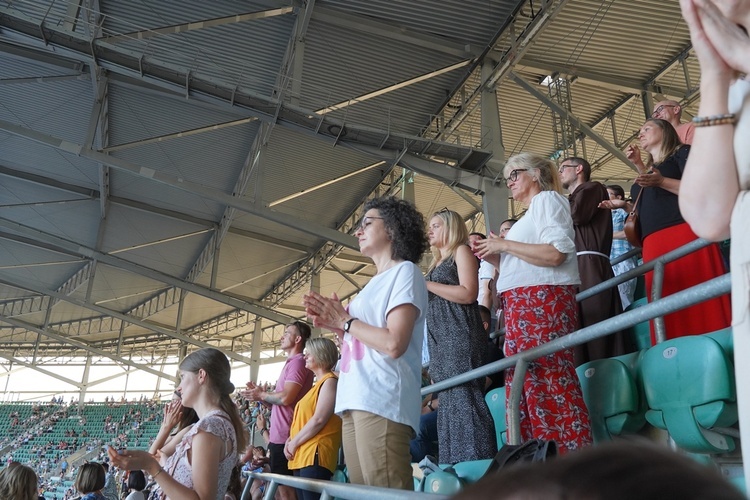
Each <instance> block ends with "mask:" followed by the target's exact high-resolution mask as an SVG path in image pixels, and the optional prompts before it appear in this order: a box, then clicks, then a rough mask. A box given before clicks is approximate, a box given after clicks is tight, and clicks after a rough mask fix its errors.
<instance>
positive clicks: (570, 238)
mask: <svg viewBox="0 0 750 500" xmlns="http://www.w3.org/2000/svg"><path fill="white" fill-rule="evenodd" d="M574 238H575V231H574V229H573V218H572V217H571V215H570V202H569V201H568V200H567V199H566V198H565V197H564V196H563V195H561V194H559V193H556V192H554V191H542V192H541V193H539V194H537V195H536V196H534V197H533V198H532V199H531V204H530V205H529V209H528V210H527V211H526V215H524V216H523V217H521V219H520V220H519V221H518V222H516V223H515V224H514V225H513V227H512V228H510V231H508V233H507V234H506V235H505V239H507V240H511V241H520V242H522V243H537V244H549V245H552V246H553V247H555V248H556V249H557V250H558V251H559V252H560V253H564V254H565V262H563V263H562V264H561V265H559V266H556V267H542V266H535V265H532V264H529V263H528V262H526V261H524V260H521V259H520V258H518V257H515V256H513V255H510V254H508V253H503V254H502V256H501V257H500V276H499V278H498V279H497V292H498V293H500V292H504V291H506V290H511V289H513V288H518V287H522V286H534V285H580V284H581V278H580V276H579V275H578V259H577V258H576V245H575V241H574Z"/></svg>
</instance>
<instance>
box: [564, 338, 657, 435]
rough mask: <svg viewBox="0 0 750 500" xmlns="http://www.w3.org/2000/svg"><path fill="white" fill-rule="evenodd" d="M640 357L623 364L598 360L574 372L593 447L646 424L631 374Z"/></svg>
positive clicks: (636, 385) (622, 362) (635, 356)
mask: <svg viewBox="0 0 750 500" xmlns="http://www.w3.org/2000/svg"><path fill="white" fill-rule="evenodd" d="M640 355H641V354H640V353H634V355H628V356H629V357H623V359H622V360H620V359H616V358H611V359H598V360H595V361H590V362H588V363H585V364H583V365H581V366H579V367H578V368H577V369H576V372H577V373H578V378H579V380H580V382H581V389H582V390H583V399H584V401H585V402H586V407H587V408H588V410H589V417H590V419H591V430H592V434H593V437H594V442H595V443H602V442H606V441H611V440H612V438H613V437H615V436H620V435H623V434H628V433H634V432H637V431H638V430H640V429H641V428H642V427H643V426H644V425H645V424H646V419H645V416H644V415H645V408H644V405H643V403H642V396H641V392H640V391H639V390H638V383H637V381H636V378H635V377H634V374H633V370H632V366H634V365H637V360H638V359H639V358H640ZM631 358H632V361H631ZM628 362H629V363H630V366H629V365H628V364H627V363H628Z"/></svg>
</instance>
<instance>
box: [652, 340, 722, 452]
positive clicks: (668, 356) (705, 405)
mask: <svg viewBox="0 0 750 500" xmlns="http://www.w3.org/2000/svg"><path fill="white" fill-rule="evenodd" d="M641 373H642V377H643V388H644V392H645V394H646V399H647V401H648V406H649V408H650V409H649V410H648V411H647V412H646V419H647V420H648V421H649V423H651V425H653V426H655V427H659V428H661V429H666V430H667V431H668V432H669V434H670V436H671V437H672V439H674V441H675V443H676V444H677V446H679V447H680V448H682V449H685V450H687V451H691V452H694V453H723V452H729V451H732V450H734V447H735V443H734V439H732V438H731V437H730V436H727V435H724V434H721V433H719V432H715V431H712V430H711V429H712V428H714V427H729V426H731V425H734V424H736V423H737V403H736V395H735V385H734V368H733V366H732V363H731V361H730V360H729V357H728V356H727V354H726V352H725V351H724V349H723V348H722V346H721V345H720V344H719V343H718V342H717V341H716V340H714V339H713V338H711V337H709V336H708V335H695V336H690V337H682V338H677V339H672V340H668V341H666V342H663V343H661V344H659V345H657V346H654V347H652V348H651V349H649V350H648V351H647V352H646V354H644V356H643V359H642V361H641Z"/></svg>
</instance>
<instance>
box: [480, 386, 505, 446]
mask: <svg viewBox="0 0 750 500" xmlns="http://www.w3.org/2000/svg"><path fill="white" fill-rule="evenodd" d="M484 399H485V401H487V406H488V407H489V409H490V413H491V414H492V420H494V421H495V438H496V439H497V449H498V450H499V449H500V448H502V447H503V445H504V444H506V443H507V442H508V432H507V430H508V427H507V425H506V423H505V387H498V388H497V389H492V390H491V391H490V392H488V393H487V395H486V396H485V397H484Z"/></svg>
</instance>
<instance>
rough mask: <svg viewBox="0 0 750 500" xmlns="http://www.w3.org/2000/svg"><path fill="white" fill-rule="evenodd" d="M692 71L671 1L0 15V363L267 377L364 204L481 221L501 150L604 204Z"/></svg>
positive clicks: (357, 266)
mask: <svg viewBox="0 0 750 500" xmlns="http://www.w3.org/2000/svg"><path fill="white" fill-rule="evenodd" d="M698 72H699V68H698V66H697V61H696V60H695V57H694V56H693V55H692V54H691V52H690V40H689V35H688V32H687V28H686V26H685V24H684V22H683V21H682V19H681V16H680V11H679V4H678V1H677V0H669V1H662V0H637V1H635V0H619V1H617V0H535V1H530V0H482V1H480V0H443V1H424V0H317V1H316V0H306V1H303V0H258V1H243V2H237V1H209V2H205V1H195V0H192V1H179V2H177V1H171V0H170V1H164V0H160V1H153V0H140V1H123V0H120V1H113V0H56V1H53V0H20V1H19V0H4V1H1V2H0V359H4V360H5V361H6V362H8V366H13V365H14V364H15V365H17V366H26V367H32V368H34V369H37V370H40V371H41V372H43V373H47V374H50V373H52V374H53V370H52V369H51V368H50V367H51V366H53V365H54V364H55V363H63V364H64V360H65V359H70V358H73V357H80V356H88V355H90V356H93V357H94V358H96V359H112V360H115V362H117V363H123V364H126V365H129V366H131V367H136V368H142V369H146V370H151V371H154V369H153V368H152V366H153V364H154V362H155V360H156V359H158V358H160V357H163V356H167V355H176V354H178V353H183V354H184V352H186V351H187V350H190V349H192V348H195V347H201V346H208V345H211V346H216V347H220V348H222V349H225V350H226V351H227V352H228V353H229V355H230V356H231V357H232V359H233V360H235V361H237V362H244V363H248V364H249V365H250V366H252V367H254V368H255V369H257V366H258V365H259V364H261V363H267V362H272V361H278V360H279V359H280V358H279V356H277V348H278V340H279V337H280V335H281V333H282V331H283V328H282V327H281V326H280V325H283V324H284V323H286V322H288V321H290V320H291V319H292V318H301V317H302V316H303V314H304V311H303V309H302V307H301V304H300V302H301V301H300V298H301V295H302V294H303V293H304V292H305V291H306V290H308V289H309V288H310V287H313V288H315V289H319V290H320V291H321V292H322V293H324V294H330V293H332V292H336V293H337V294H338V295H339V296H340V297H352V296H354V295H355V294H356V293H357V291H358V290H360V289H361V288H362V287H363V286H364V285H365V284H366V283H367V281H368V279H369V278H371V277H372V275H373V273H374V267H373V266H372V265H371V264H370V262H369V261H368V260H367V259H366V258H363V257H362V256H361V255H359V253H358V252H357V244H356V240H355V238H354V237H353V236H352V234H353V230H354V228H355V227H356V226H357V225H358V223H359V219H360V218H361V216H362V206H363V203H364V202H365V201H366V200H367V199H368V198H370V197H373V196H378V195H383V194H393V195H396V196H404V197H407V198H408V199H412V200H414V201H415V203H416V205H417V207H418V208H419V209H420V210H421V211H423V212H424V213H425V214H429V213H431V212H433V211H435V210H438V209H440V208H442V207H449V208H451V209H454V210H456V211H458V212H460V213H461V214H462V215H463V216H464V217H465V218H466V220H467V221H468V223H469V224H470V225H471V227H472V228H473V229H478V230H481V231H484V230H485V227H486V226H487V224H486V223H485V217H484V212H486V213H487V214H488V215H487V216H488V220H490V221H493V222H494V221H496V220H501V219H502V218H504V217H505V216H506V215H507V214H512V215H517V214H519V213H521V211H522V207H519V206H516V205H515V204H513V203H512V202H511V201H509V199H508V192H507V190H506V188H505V186H504V183H503V181H502V178H501V172H502V166H503V164H504V160H505V158H507V157H509V156H510V155H512V154H515V153H518V152H521V151H532V152H536V153H540V154H543V155H547V156H550V157H552V158H559V157H561V156H562V155H567V154H570V153H573V152H575V153H577V154H578V155H582V156H585V157H587V158H588V159H589V160H590V161H591V163H592V165H593V166H594V178H595V179H598V180H601V181H604V182H618V183H621V184H624V185H625V186H626V190H627V186H628V185H629V182H630V181H631V180H632V178H633V177H634V175H633V172H632V170H631V169H630V167H629V166H628V165H627V164H626V160H625V158H624V156H623V155H622V153H621V152H620V151H621V149H622V148H623V147H624V146H625V145H627V144H628V143H629V142H630V141H631V140H632V139H633V138H634V136H635V133H636V131H637V129H638V127H639V126H640V124H641V123H642V121H643V119H644V117H645V116H647V114H648V113H650V110H651V108H652V106H653V102H654V101H655V100H661V99H664V98H670V99H675V100H678V101H680V102H682V103H684V105H685V107H686V109H687V110H688V112H689V111H690V110H691V109H694V106H695V101H696V99H697V98H698V93H697V83H698ZM485 195H487V196H485ZM489 225H490V226H491V227H494V226H493V225H492V223H490V224H489ZM45 366H47V368H45ZM155 373H158V371H157V372H155Z"/></svg>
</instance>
